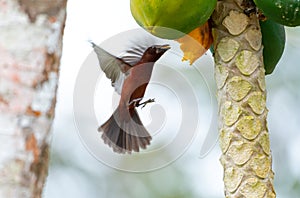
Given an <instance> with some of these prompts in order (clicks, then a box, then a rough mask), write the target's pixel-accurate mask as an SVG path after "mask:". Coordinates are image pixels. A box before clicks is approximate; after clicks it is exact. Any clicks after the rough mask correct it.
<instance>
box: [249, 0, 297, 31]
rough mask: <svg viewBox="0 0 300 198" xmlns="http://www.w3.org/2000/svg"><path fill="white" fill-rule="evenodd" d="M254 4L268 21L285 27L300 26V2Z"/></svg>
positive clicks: (277, 0) (276, 0) (278, 0)
mask: <svg viewBox="0 0 300 198" xmlns="http://www.w3.org/2000/svg"><path fill="white" fill-rule="evenodd" d="M254 2H255V4H256V6H257V7H258V8H259V9H260V10H262V12H263V14H264V15H265V16H266V17H267V18H268V19H271V20H273V21H275V22H277V23H280V24H282V25H285V26H292V27H294V26H299V25H300V2H299V0H254Z"/></svg>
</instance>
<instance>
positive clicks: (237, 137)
mask: <svg viewBox="0 0 300 198" xmlns="http://www.w3.org/2000/svg"><path fill="white" fill-rule="evenodd" d="M248 6H249V7H248ZM248 8H249V9H248ZM245 9H246V10H247V11H250V12H247V11H246V12H245ZM212 20H213V26H214V27H213V36H214V48H215V56H214V57H215V78H216V82H217V87H218V93H217V97H218V104H219V131H220V146H221V150H222V153H223V154H222V156H221V159H220V161H221V163H222V165H223V168H224V185H225V196H226V197H247V198H249V197H253V198H262V197H275V196H276V194H275V191H274V188H273V177H274V174H273V172H272V159H271V152H270V143H269V133H268V128H267V121H266V118H267V113H268V110H267V108H266V87H265V70H264V65H263V56H262V49H263V47H262V45H261V38H262V36H261V31H260V26H259V20H258V18H257V16H256V13H255V10H254V12H252V13H251V4H249V0H221V1H218V4H217V7H216V10H215V12H214V14H213V16H212Z"/></svg>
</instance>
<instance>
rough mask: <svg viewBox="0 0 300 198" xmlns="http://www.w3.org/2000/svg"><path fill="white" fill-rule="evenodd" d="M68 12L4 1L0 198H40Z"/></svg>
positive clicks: (46, 2) (23, 0)
mask: <svg viewBox="0 0 300 198" xmlns="http://www.w3.org/2000/svg"><path fill="white" fill-rule="evenodd" d="M65 9H66V0H51V1H50V0H36V1H32V0H0V111H1V114H0V197H7V198H8V197H9V198H20V197H22V198H38V197H41V196H42V195H41V194H42V189H43V186H44V182H45V179H46V176H47V172H48V171H47V170H48V156H49V154H48V148H49V136H50V128H51V124H52V120H53V118H54V107H55V102H56V89H57V82H58V69H59V63H60V57H61V52H62V35H63V29H64V24H65V19H66V10H65Z"/></svg>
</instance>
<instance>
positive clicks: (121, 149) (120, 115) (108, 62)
mask: <svg viewBox="0 0 300 198" xmlns="http://www.w3.org/2000/svg"><path fill="white" fill-rule="evenodd" d="M91 43H92V42H91ZM92 45H93V48H94V50H95V52H96V54H97V56H98V59H99V63H100V67H101V69H102V70H103V72H104V73H105V74H106V77H107V78H109V79H111V81H112V86H113V87H114V88H115V90H116V92H117V93H119V94H120V95H121V99H120V102H119V106H118V107H117V109H116V110H115V111H114V113H113V115H112V116H111V117H110V118H109V119H108V120H107V121H106V122H105V123H104V124H102V125H101V126H100V127H99V128H98V131H99V132H102V136H101V137H102V139H103V140H104V143H105V144H108V145H109V146H110V147H112V149H113V151H114V152H117V153H131V152H132V151H136V152H139V150H140V148H142V149H145V148H146V147H147V145H149V144H150V141H151V139H152V138H151V135H150V134H149V133H148V131H147V130H146V128H145V127H144V125H143V123H142V121H141V120H140V118H139V115H138V113H137V111H136V107H139V106H141V105H143V107H144V106H145V105H146V104H147V103H150V102H154V99H149V100H147V101H145V102H142V103H141V100H142V99H143V97H144V94H145V91H146V88H147V85H148V83H149V81H150V78H151V74H152V70H153V66H154V64H155V62H156V61H157V60H158V59H159V58H160V57H161V56H162V55H163V54H164V53H165V52H166V51H167V50H168V49H170V45H152V46H150V47H141V46H139V47H137V48H133V49H131V50H128V51H127V54H128V55H127V56H123V57H115V56H113V55H112V54H110V53H108V52H107V51H105V50H104V49H102V48H101V47H99V46H97V45H96V44H94V43H92Z"/></svg>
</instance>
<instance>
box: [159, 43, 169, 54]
mask: <svg viewBox="0 0 300 198" xmlns="http://www.w3.org/2000/svg"><path fill="white" fill-rule="evenodd" d="M170 48H171V46H170V45H169V44H166V45H160V46H157V47H156V49H157V50H159V51H160V52H166V51H167V50H169V49H170Z"/></svg>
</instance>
